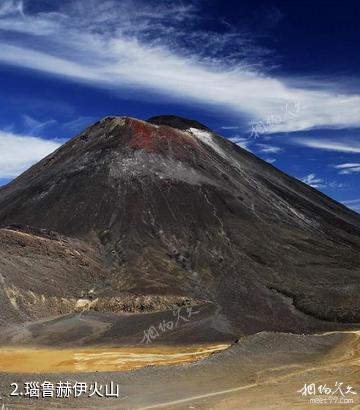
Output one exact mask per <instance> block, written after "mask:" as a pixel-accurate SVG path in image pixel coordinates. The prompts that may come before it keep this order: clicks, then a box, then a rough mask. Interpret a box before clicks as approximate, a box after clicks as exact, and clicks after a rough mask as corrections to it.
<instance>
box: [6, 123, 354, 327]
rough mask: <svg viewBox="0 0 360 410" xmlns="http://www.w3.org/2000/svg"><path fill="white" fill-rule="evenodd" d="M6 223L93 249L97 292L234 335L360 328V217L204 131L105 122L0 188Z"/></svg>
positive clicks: (184, 125)
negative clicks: (170, 300)
mask: <svg viewBox="0 0 360 410" xmlns="http://www.w3.org/2000/svg"><path fill="white" fill-rule="evenodd" d="M9 224H21V225H31V226H34V227H37V228H45V229H49V230H52V231H55V232H58V233H59V234H61V235H65V236H67V237H72V238H76V240H81V241H83V243H86V246H89V247H92V248H93V249H96V252H98V253H99V255H100V256H99V257H100V258H101V260H102V267H101V271H100V272H93V274H94V275H95V276H96V275H97V276H96V278H95V279H93V281H95V282H96V286H97V289H99V292H103V291H104V290H103V289H102V287H104V288H105V287H106V284H105V282H106V280H105V279H104V277H108V278H109V282H108V283H107V285H108V286H110V288H111V289H110V290H108V291H109V292H111V294H112V295H116V294H119V295H120V294H122V293H124V292H126V293H127V294H141V295H163V296H164V297H165V296H166V297H187V298H191V299H194V300H209V301H212V302H214V303H216V304H217V305H218V307H219V309H220V310H221V312H222V314H223V317H224V318H225V319H224V320H225V322H224V328H225V330H224V331H225V332H228V333H229V331H232V332H233V333H239V332H247V333H248V332H254V331H258V330H264V329H272V330H274V329H275V330H285V331H307V330H313V329H320V328H325V327H327V326H328V325H327V324H326V323H325V322H324V321H328V322H329V321H335V322H336V321H338V322H344V323H345V322H352V323H354V322H360V298H359V297H358V295H359V291H360V256H359V255H360V254H359V250H360V216H359V215H358V214H356V213H355V212H352V211H350V210H349V209H347V208H345V207H344V206H342V205H340V204H338V203H336V202H334V201H332V200H331V199H329V198H328V197H326V196H325V195H323V194H321V193H319V192H318V191H316V190H315V189H313V188H311V187H309V186H307V185H304V184H303V183H301V182H299V181H297V180H295V179H293V178H291V177H289V176H287V175H285V174H283V173H282V172H280V171H279V170H277V169H276V168H274V167H273V166H271V165H269V164H267V163H265V162H263V161H261V160H260V159H258V158H256V157H255V156H254V155H252V154H250V153H249V152H247V151H245V150H243V149H241V148H240V147H238V146H237V145H235V144H233V143H231V142H229V141H227V140H225V139H223V138H221V137H220V136H218V135H216V134H214V133H212V132H211V131H209V130H208V129H207V128H206V127H205V126H203V125H201V124H199V123H197V122H196V121H192V120H186V119H182V118H178V117H172V116H170V117H169V116H165V117H155V118H153V119H151V120H149V122H144V121H139V120H136V119H133V118H128V117H107V118H105V119H103V120H102V121H99V122H97V123H96V124H94V125H93V126H92V127H90V128H88V129H87V130H85V131H84V132H83V133H82V134H80V135H79V136H77V137H76V138H74V139H72V140H71V141H69V142H68V143H66V144H65V145H64V146H63V147H61V148H60V149H58V150H57V151H56V152H55V153H53V154H52V155H50V156H48V157H47V158H45V159H44V160H42V161H41V162H39V163H38V164H37V165H35V166H33V167H32V168H31V169H29V170H28V171H27V172H25V173H24V174H23V175H21V176H20V177H19V178H17V179H16V180H15V181H14V182H12V183H10V184H9V185H7V186H6V187H3V188H1V189H0V225H1V226H4V227H5V226H7V225H9ZM74 240H75V239H74ZM94 252H95V251H94ZM40 270H41V269H40ZM33 274H34V275H38V273H33ZM79 274H80V273H79ZM60 277H61V276H59V278H60ZM81 280H83V279H81ZM79 281H80V279H79Z"/></svg>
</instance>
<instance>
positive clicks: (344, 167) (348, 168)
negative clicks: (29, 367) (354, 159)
mask: <svg viewBox="0 0 360 410" xmlns="http://www.w3.org/2000/svg"><path fill="white" fill-rule="evenodd" d="M334 168H336V169H339V170H340V171H339V174H340V175H350V174H355V173H360V163H346V164H338V165H335V166H334Z"/></svg>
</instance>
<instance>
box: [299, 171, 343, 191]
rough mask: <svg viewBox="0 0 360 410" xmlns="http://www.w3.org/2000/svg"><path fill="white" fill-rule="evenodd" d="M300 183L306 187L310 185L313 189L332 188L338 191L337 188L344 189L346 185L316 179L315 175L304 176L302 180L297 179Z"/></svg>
mask: <svg viewBox="0 0 360 410" xmlns="http://www.w3.org/2000/svg"><path fill="white" fill-rule="evenodd" d="M299 179H300V181H302V182H304V183H305V184H307V185H310V186H311V187H313V188H317V189H320V188H332V189H338V188H345V187H346V184H343V183H342V182H337V181H328V182H327V181H325V180H324V179H322V178H320V177H318V176H317V175H316V174H315V173H312V174H309V175H306V176H305V177H303V178H299Z"/></svg>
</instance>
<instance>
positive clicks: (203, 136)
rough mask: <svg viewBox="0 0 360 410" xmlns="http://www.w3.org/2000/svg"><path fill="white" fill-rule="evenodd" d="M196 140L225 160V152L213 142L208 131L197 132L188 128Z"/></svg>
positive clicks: (197, 130) (196, 129) (195, 129)
mask: <svg viewBox="0 0 360 410" xmlns="http://www.w3.org/2000/svg"><path fill="white" fill-rule="evenodd" d="M188 131H189V132H190V133H191V134H192V135H193V136H194V137H195V138H196V139H198V140H199V141H201V142H202V143H204V144H206V145H208V146H209V147H211V148H212V149H213V150H214V151H215V152H216V153H217V154H219V155H220V156H221V157H223V158H227V155H226V153H225V151H224V150H223V149H222V148H221V147H219V145H218V144H217V143H216V141H214V138H213V136H212V135H211V133H210V132H208V131H203V130H199V129H198V128H189V130H188Z"/></svg>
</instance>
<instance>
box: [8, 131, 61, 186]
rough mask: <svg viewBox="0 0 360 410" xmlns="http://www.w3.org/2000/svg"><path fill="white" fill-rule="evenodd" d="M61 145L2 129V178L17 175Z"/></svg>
mask: <svg viewBox="0 0 360 410" xmlns="http://www.w3.org/2000/svg"><path fill="white" fill-rule="evenodd" d="M59 146H60V143H59V142H55V141H48V140H44V139H41V138H37V137H29V136H25V135H17V134H13V133H9V132H4V131H0V179H1V178H13V177H16V176H17V175H19V174H20V173H21V172H23V171H25V170H26V169H27V168H29V167H30V166H31V165H33V164H34V163H35V162H37V161H39V160H40V159H42V158H44V157H45V156H46V155H48V154H50V153H51V152H52V151H55V150H56V149H57V148H58V147H59Z"/></svg>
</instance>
